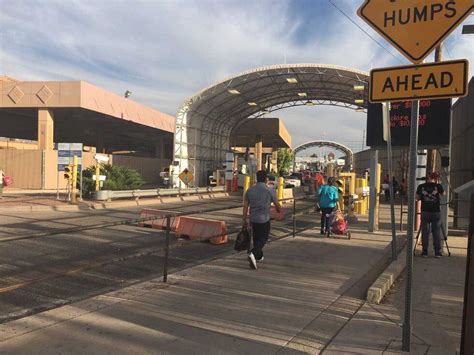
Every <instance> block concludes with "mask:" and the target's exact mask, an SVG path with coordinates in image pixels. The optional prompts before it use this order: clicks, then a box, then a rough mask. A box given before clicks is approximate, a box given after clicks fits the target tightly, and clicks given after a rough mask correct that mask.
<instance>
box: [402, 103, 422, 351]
mask: <svg viewBox="0 0 474 355" xmlns="http://www.w3.org/2000/svg"><path fill="white" fill-rule="evenodd" d="M419 104H420V102H419V101H418V100H415V101H413V102H412V107H411V121H410V155H409V158H408V159H409V162H410V163H409V171H408V224H407V266H406V283H405V318H404V320H403V334H402V350H403V351H410V340H411V286H412V278H413V235H414V229H415V184H416V159H417V154H416V152H417V150H418V114H419V110H420V107H419Z"/></svg>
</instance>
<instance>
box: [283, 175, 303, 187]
mask: <svg viewBox="0 0 474 355" xmlns="http://www.w3.org/2000/svg"><path fill="white" fill-rule="evenodd" d="M300 186H301V181H300V179H298V177H294V176H285V188H290V187H300Z"/></svg>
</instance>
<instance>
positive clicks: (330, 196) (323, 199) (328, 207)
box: [318, 177, 339, 234]
mask: <svg viewBox="0 0 474 355" xmlns="http://www.w3.org/2000/svg"><path fill="white" fill-rule="evenodd" d="M335 184H336V180H335V179H334V178H333V177H330V178H329V179H328V183H327V184H326V185H323V186H321V187H320V188H319V189H318V199H319V207H320V208H321V234H324V224H325V222H326V215H327V214H330V213H331V212H332V211H334V209H335V208H337V209H338V208H339V203H338V200H339V192H338V191H337V187H336V186H335ZM328 227H329V226H328Z"/></svg>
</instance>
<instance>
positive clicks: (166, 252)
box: [163, 216, 171, 282]
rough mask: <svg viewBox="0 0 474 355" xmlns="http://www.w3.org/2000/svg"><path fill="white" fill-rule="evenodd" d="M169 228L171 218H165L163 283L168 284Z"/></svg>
mask: <svg viewBox="0 0 474 355" xmlns="http://www.w3.org/2000/svg"><path fill="white" fill-rule="evenodd" d="M170 227H171V217H170V216H167V217H166V241H165V260H164V265H163V282H168V256H169V253H170Z"/></svg>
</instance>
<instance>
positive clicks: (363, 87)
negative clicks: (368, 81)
mask: <svg viewBox="0 0 474 355" xmlns="http://www.w3.org/2000/svg"><path fill="white" fill-rule="evenodd" d="M354 90H356V91H361V90H365V86H364V85H354Z"/></svg>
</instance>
